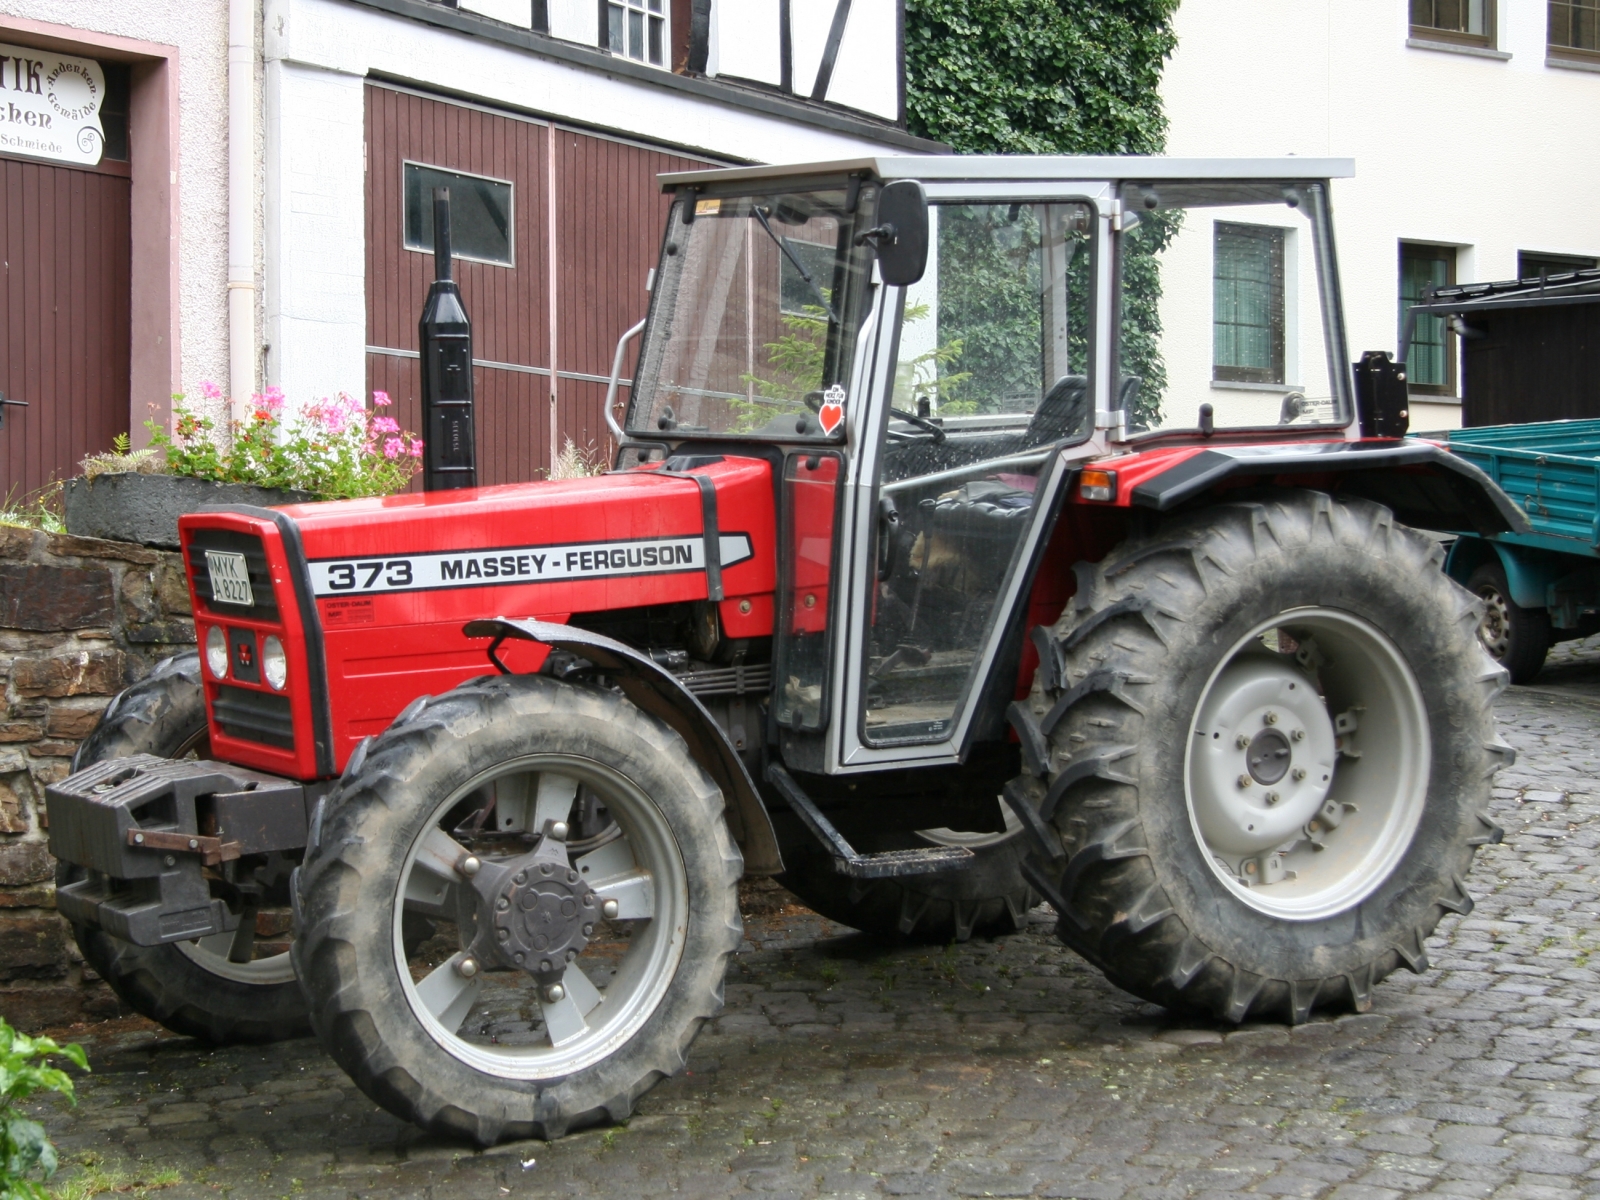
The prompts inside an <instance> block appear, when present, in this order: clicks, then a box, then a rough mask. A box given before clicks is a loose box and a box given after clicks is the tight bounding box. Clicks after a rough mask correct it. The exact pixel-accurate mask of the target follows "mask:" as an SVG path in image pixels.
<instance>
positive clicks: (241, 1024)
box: [57, 653, 311, 1044]
mask: <svg viewBox="0 0 1600 1200" xmlns="http://www.w3.org/2000/svg"><path fill="white" fill-rule="evenodd" d="M209 752H210V743H209V741H208V739H207V733H206V710H205V695H204V690H203V688H202V685H201V682H200V658H199V655H198V654H195V653H189V654H180V655H176V656H175V657H173V658H169V659H166V660H164V661H163V662H162V663H161V664H160V665H159V666H157V667H156V669H155V670H154V671H152V672H151V673H150V674H149V675H147V676H146V677H145V678H144V679H142V680H140V681H139V682H138V683H136V684H134V685H133V686H132V687H130V688H128V689H127V690H126V691H124V692H123V693H122V694H121V695H119V696H118V697H117V698H116V699H115V700H113V701H112V702H111V705H110V707H108V708H107V709H106V711H105V714H104V715H103V716H102V717H101V718H100V723H99V724H98V725H97V726H95V728H94V731H93V732H92V733H90V734H89V736H88V737H87V738H85V739H84V741H83V744H82V745H81V746H79V748H78V752H77V754H76V755H75V756H74V758H73V761H72V766H73V769H74V770H79V769H81V768H83V767H87V766H89V765H90V764H92V763H97V762H102V761H104V760H105V759H109V758H123V757H126V756H127V755H130V754H154V755H157V756H159V757H161V758H178V759H181V758H204V757H206V756H207V754H208V753H209ZM79 878H82V868H81V867H77V866H74V865H72V864H70V863H62V864H60V865H59V867H58V868H57V881H58V882H60V883H66V882H70V881H72V880H74V879H79ZM286 885H287V879H286V877H285V878H283V879H280V880H278V881H277V882H276V887H277V888H278V890H280V891H282V893H283V894H282V895H281V896H279V897H277V901H278V903H277V906H276V907H271V906H268V907H263V908H261V909H260V910H259V911H258V912H257V914H256V918H255V920H256V925H255V931H256V937H255V938H254V939H250V940H249V943H248V948H247V949H242V950H241V954H240V955H237V956H233V955H232V951H233V949H234V946H235V944H236V941H237V939H236V935H235V934H233V933H224V934H218V935H216V936H215V937H210V938H201V939H199V940H197V941H193V942H169V943H167V944H165V945H161V946H136V945H134V944H133V943H132V942H127V941H124V940H123V939H121V938H118V937H113V936H112V935H111V934H108V933H106V932H104V931H103V930H101V929H99V928H97V927H95V926H90V925H76V924H75V925H74V926H73V929H72V932H73V935H74V936H75V937H76V938H77V941H78V948H79V949H80V950H82V951H83V957H84V959H85V960H86V961H87V962H88V963H89V965H90V966H91V967H93V968H94V969H95V971H96V972H98V973H99V975H100V976H101V978H103V979H104V980H105V981H106V982H107V983H108V984H109V985H110V986H111V989H112V991H114V992H116V993H117V995H118V996H119V997H120V998H121V999H122V1000H123V1001H124V1002H125V1003H127V1004H128V1005H129V1006H130V1007H132V1008H133V1009H134V1010H135V1011H136V1012H139V1013H141V1014H143V1015H144V1016H147V1017H149V1018H150V1019H151V1020H153V1021H158V1022H160V1023H161V1024H162V1025H165V1026H166V1027H167V1028H168V1029H171V1030H173V1031H174V1032H176V1033H182V1034H187V1035H188V1036H190V1037H196V1038H200V1039H202V1040H204V1041H208V1042H213V1043H217V1044H223V1043H228V1042H273V1041H279V1040H281V1039H284V1038H292V1037H303V1036H305V1035H306V1034H308V1033H310V1032H311V1025H310V1022H309V1020H308V1019H307V1016H306V1004H305V998H304V997H303V996H302V995H301V993H300V985H299V983H298V982H297V981H296V979H295V974H294V966H293V964H292V963H291V962H290V961H289V953H288V947H287V940H288V937H289V926H290V921H289V910H288V904H287V901H288V894H287V890H286ZM268 894H269V898H270V896H271V886H270V885H269V893H268ZM233 957H242V958H243V959H244V961H241V962H234V961H232V958H233Z"/></svg>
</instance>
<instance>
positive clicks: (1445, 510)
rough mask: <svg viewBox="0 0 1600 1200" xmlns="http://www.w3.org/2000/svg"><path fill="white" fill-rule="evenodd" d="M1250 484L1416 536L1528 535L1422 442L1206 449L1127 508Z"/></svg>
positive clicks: (1468, 466) (1500, 498)
mask: <svg viewBox="0 0 1600 1200" xmlns="http://www.w3.org/2000/svg"><path fill="white" fill-rule="evenodd" d="M1106 465H1107V466H1115V465H1116V464H1115V463H1109V462H1108V463H1107V464H1106ZM1252 478H1254V479H1265V480H1274V481H1278V482H1281V483H1284V484H1286V485H1291V486H1293V485H1305V486H1312V487H1320V488H1324V489H1326V490H1329V491H1336V492H1339V493H1342V494H1345V495H1354V496H1361V497H1364V498H1366V499H1368V500H1375V501H1377V502H1378V503H1380V504H1383V505H1385V506H1386V507H1388V508H1389V509H1390V510H1391V511H1392V512H1393V513H1394V515H1395V518H1396V519H1397V520H1399V521H1401V522H1402V523H1404V524H1406V525H1411V526H1414V527H1416V528H1418V529H1433V530H1438V531H1440V532H1445V533H1454V532H1458V531H1460V530H1472V531H1474V532H1476V533H1479V534H1493V533H1527V532H1528V531H1529V526H1528V518H1527V515H1526V514H1525V513H1524V512H1523V511H1522V510H1521V509H1520V508H1518V507H1517V505H1516V503H1515V502H1514V501H1513V500H1512V499H1511V497H1510V496H1508V495H1506V494H1505V492H1504V491H1502V490H1501V488H1500V486H1499V485H1498V484H1496V483H1495V482H1494V480H1492V479H1490V478H1489V476H1488V475H1486V474H1484V472H1483V471H1481V470H1479V469H1478V468H1477V467H1476V466H1474V465H1473V464H1472V463H1470V462H1468V461H1467V460H1466V459H1464V458H1462V457H1460V456H1459V455H1455V454H1451V453H1450V452H1449V451H1448V450H1446V449H1444V448H1443V447H1442V446H1439V445H1436V444H1435V443H1433V442H1429V441H1424V440H1422V439H1420V438H1405V439H1402V440H1385V441H1360V442H1310V443H1299V444H1287V445H1285V444H1268V445H1262V444H1259V443H1257V444H1254V445H1235V446H1212V447H1208V448H1206V449H1204V450H1202V451H1200V453H1198V454H1194V455H1191V456H1189V457H1185V458H1182V459H1179V460H1177V461H1176V462H1174V464H1173V465H1172V466H1171V467H1168V468H1167V469H1166V470H1163V471H1159V472H1157V473H1153V474H1150V475H1148V476H1144V477H1143V478H1141V479H1140V481H1139V482H1138V483H1136V484H1135V485H1134V486H1133V488H1132V489H1131V491H1130V494H1129V498H1128V503H1130V504H1131V505H1132V506H1133V507H1135V508H1150V509H1155V510H1156V511H1157V512H1167V511H1169V510H1171V509H1174V508H1177V507H1178V506H1179V505H1183V504H1187V503H1190V502H1192V501H1194V500H1198V499H1203V498H1204V497H1205V496H1206V494H1207V493H1209V492H1212V491H1214V490H1215V489H1217V488H1218V487H1219V486H1222V485H1224V484H1227V483H1229V482H1233V481H1238V480H1244V479H1252Z"/></svg>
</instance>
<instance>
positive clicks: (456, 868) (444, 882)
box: [294, 676, 742, 1144]
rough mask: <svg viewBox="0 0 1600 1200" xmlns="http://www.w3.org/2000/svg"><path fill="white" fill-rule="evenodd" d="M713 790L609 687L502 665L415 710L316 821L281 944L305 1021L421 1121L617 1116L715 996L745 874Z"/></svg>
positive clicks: (376, 1093)
mask: <svg viewBox="0 0 1600 1200" xmlns="http://www.w3.org/2000/svg"><path fill="white" fill-rule="evenodd" d="M722 810H723V798H722V795H721V793H720V792H719V791H718V790H717V788H716V786H715V785H714V784H713V783H712V782H711V780H710V779H709V778H708V777H707V775H706V774H705V772H704V771H703V770H701V769H700V767H699V766H698V765H697V764H696V763H695V762H694V760H693V759H692V758H691V756H690V754H689V751H688V748H687V747H686V746H685V745H684V743H683V740H682V739H681V738H680V737H679V736H678V735H677V734H676V733H674V732H672V731H671V730H670V729H669V728H668V727H667V726H666V725H665V724H663V723H662V722H661V721H659V720H657V719H656V718H654V717H652V716H649V715H647V714H645V713H643V712H641V711H639V710H638V709H637V708H635V707H634V706H633V705H632V704H630V703H629V702H628V701H627V700H626V699H624V698H623V697H622V696H620V695H619V694H616V693H611V692H601V691H597V690H594V689H591V688H586V687H579V686H576V685H573V684H568V683H561V682H557V681H555V680H552V679H549V678H545V677H539V676H518V677H507V678H501V679H491V680H486V681H481V682H478V683H474V684H468V685H465V686H463V687H460V688H457V689H456V690H455V691H453V692H450V693H447V694H446V695H444V696H441V697H438V698H437V699H432V700H429V701H427V702H426V703H424V704H422V705H420V706H416V708H415V711H412V712H409V713H408V714H405V719H404V720H401V721H398V722H397V723H396V724H395V725H393V726H392V727H391V728H390V729H389V730H388V731H386V732H385V733H384V734H382V735H381V736H380V737H378V738H377V739H376V740H374V741H372V742H371V743H368V744H367V746H366V747H365V750H364V751H363V750H358V751H357V754H356V756H355V757H354V758H353V759H352V762H351V765H350V766H349V767H348V768H347V769H346V772H345V776H344V778H343V780H342V781H341V782H340V784H339V787H338V788H337V790H336V791H335V792H334V793H332V794H331V795H330V796H329V797H328V799H327V801H326V805H325V811H324V815H323V816H321V817H320V818H319V819H318V820H317V822H315V824H314V827H313V830H312V834H311V845H310V846H309V847H308V849H307V853H306V861H305V865H304V866H303V867H302V869H301V871H300V877H299V881H298V895H297V912H298V915H299V928H298V937H297V939H296V941H295V943H294V956H295V961H296V963H297V964H298V966H299V968H300V977H301V979H302V980H303V981H304V984H305V988H306V993H307V995H308V997H309V998H310V1001H311V1009H312V1020H313V1023H314V1024H315V1026H316V1029H317V1033H318V1035H319V1036H320V1037H321V1038H322V1040H323V1043H324V1045H325V1046H326V1047H327V1049H328V1051H329V1053H331V1054H332V1055H333V1057H334V1058H335V1059H336V1060H337V1061H338V1062H339V1064H340V1065H341V1066H343V1067H344V1068H345V1070H346V1071H348V1072H349V1073H350V1075H351V1077H352V1078H353V1079H354V1080H355V1081H356V1083H357V1084H358V1085H359V1086H360V1087H361V1089H362V1090H363V1091H365V1092H366V1093H367V1094H368V1095H369V1096H371V1097H372V1098H373V1099H374V1100H376V1101H377V1102H378V1103H379V1104H382V1105H383V1106H384V1107H385V1108H387V1109H389V1111H391V1112H393V1113H395V1114H396V1115H397V1116H401V1117H404V1118H405V1119H407V1120H410V1121H413V1122H415V1123H417V1124H418V1125H421V1126H423V1127H424V1128H426V1129H429V1130H432V1131H434V1132H436V1133H441V1134H449V1135H453V1136H458V1137H467V1138H470V1139H472V1140H474V1141H477V1142H479V1143H481V1144H490V1143H493V1142H497V1141H502V1140H505V1139H508V1138H523V1137H545V1138H553V1137H559V1136H561V1135H562V1134H564V1133H566V1132H567V1131H568V1130H569V1129H571V1128H575V1127H579V1126H582V1125H586V1124H592V1123H595V1122H598V1121H604V1120H608V1119H609V1120H622V1119H624V1118H625V1117H627V1116H628V1114H629V1113H630V1112H631V1111H632V1109H633V1104H634V1102H635V1101H636V1100H637V1099H638V1097H639V1096H640V1095H641V1094H643V1093H644V1092H645V1091H646V1090H647V1089H648V1088H650V1087H651V1086H652V1085H653V1084H654V1083H655V1082H656V1081H657V1080H659V1079H660V1078H661V1077H663V1076H665V1075H670V1074H672V1073H674V1072H676V1071H677V1070H679V1069H680V1068H681V1067H682V1066H683V1063H684V1057H685V1054H686V1052H687V1050H688V1047H689V1043H690V1042H691V1041H692V1040H693V1038H694V1035H695V1033H696V1031H697V1030H698V1029H699V1027H700V1025H701V1023H702V1022H704V1021H705V1020H706V1018H708V1017H710V1016H711V1015H713V1014H714V1013H715V1012H716V1010H717V1009H718V1007H719V1006H720V1005H721V1002H722V979H723V973H724V969H725V966H726V962H727V957H728V955H729V954H730V953H731V952H732V951H733V950H734V949H735V948H736V947H737V946H738V943H739V939H740V936H741V924H740V920H739V908H738V895H737V884H738V879H739V876H740V874H741V872H742V862H741V860H740V857H739V853H738V850H737V849H736V848H735V847H734V844H733V841H732V839H731V838H730V836H729V834H728V831H727V828H726V825H725V823H724V820H723V816H722ZM422 925H426V927H427V933H428V934H429V935H430V936H428V937H426V939H425V940H420V944H415V945H414V946H413V943H414V942H417V941H419V939H416V938H415V934H416V932H417V930H418V928H419V926H422Z"/></svg>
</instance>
